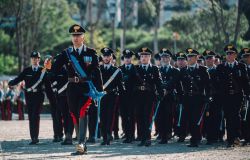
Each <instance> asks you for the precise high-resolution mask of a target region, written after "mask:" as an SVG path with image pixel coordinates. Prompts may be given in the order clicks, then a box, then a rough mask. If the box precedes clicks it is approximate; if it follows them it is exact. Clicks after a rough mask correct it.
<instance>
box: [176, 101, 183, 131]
mask: <svg viewBox="0 0 250 160" xmlns="http://www.w3.org/2000/svg"><path fill="white" fill-rule="evenodd" d="M179 110H180V111H179V118H178V124H177V127H180V126H181V117H182V110H183V105H182V104H179Z"/></svg>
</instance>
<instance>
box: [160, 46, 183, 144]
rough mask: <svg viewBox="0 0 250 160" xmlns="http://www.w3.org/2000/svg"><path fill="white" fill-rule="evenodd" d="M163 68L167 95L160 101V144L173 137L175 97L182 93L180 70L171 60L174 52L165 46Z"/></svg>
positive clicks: (161, 71) (161, 69)
mask: <svg viewBox="0 0 250 160" xmlns="http://www.w3.org/2000/svg"><path fill="white" fill-rule="evenodd" d="M159 55H160V56H161V68H160V73H161V76H162V81H163V85H162V88H164V92H165V96H164V98H163V100H162V101H161V103H160V108H159V114H158V116H159V135H160V137H161V141H160V142H159V143H160V144H167V143H168V140H169V139H170V138H171V137H172V132H173V127H174V111H175V107H176V101H175V98H176V96H177V93H178V94H179V95H181V94H182V93H181V92H182V90H181V85H180V80H179V78H180V77H179V76H180V71H179V70H178V69H176V68H175V67H173V66H172V65H171V64H170V62H171V60H172V56H173V54H172V53H171V51H170V50H168V49H166V48H163V49H161V50H160V53H159Z"/></svg>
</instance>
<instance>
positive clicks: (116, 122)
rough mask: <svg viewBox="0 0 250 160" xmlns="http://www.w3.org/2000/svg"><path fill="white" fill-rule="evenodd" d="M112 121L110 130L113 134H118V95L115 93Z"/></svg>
mask: <svg viewBox="0 0 250 160" xmlns="http://www.w3.org/2000/svg"><path fill="white" fill-rule="evenodd" d="M114 107H115V108H114V121H113V124H112V130H113V131H114V134H118V132H119V115H120V112H119V111H120V97H119V96H118V95H116V98H115V104H114Z"/></svg>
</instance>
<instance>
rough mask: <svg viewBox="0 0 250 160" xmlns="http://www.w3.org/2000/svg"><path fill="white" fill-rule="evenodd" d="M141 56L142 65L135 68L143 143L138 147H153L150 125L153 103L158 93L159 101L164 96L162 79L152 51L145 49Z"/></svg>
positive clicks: (136, 103)
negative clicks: (152, 57)
mask: <svg viewBox="0 0 250 160" xmlns="http://www.w3.org/2000/svg"><path fill="white" fill-rule="evenodd" d="M138 54H139V56H140V63H141V64H140V65H137V66H135V70H136V75H137V76H136V80H135V82H134V83H135V88H136V90H135V97H134V98H135V99H136V101H135V106H136V119H137V123H138V131H140V132H141V133H140V136H141V137H140V138H141V143H140V144H139V145H138V146H150V145H151V130H150V129H149V128H150V123H151V121H152V114H153V113H152V110H153V108H152V107H153V102H154V100H155V97H156V94H155V93H156V91H157V93H158V100H160V99H161V98H162V97H163V95H164V92H163V89H162V88H161V86H162V79H161V76H160V72H159V68H158V67H156V66H154V65H152V64H151V63H150V60H151V55H152V51H151V50H150V49H149V48H147V47H145V48H141V49H139V51H138Z"/></svg>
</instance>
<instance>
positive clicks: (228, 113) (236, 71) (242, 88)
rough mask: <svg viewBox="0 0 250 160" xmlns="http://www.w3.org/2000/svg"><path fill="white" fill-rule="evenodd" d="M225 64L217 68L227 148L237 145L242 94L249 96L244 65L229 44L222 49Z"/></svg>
mask: <svg viewBox="0 0 250 160" xmlns="http://www.w3.org/2000/svg"><path fill="white" fill-rule="evenodd" d="M224 51H225V53H226V62H225V63H222V64H219V65H218V67H217V71H218V79H219V91H220V94H221V95H222V99H221V102H222V105H223V110H224V113H225V119H226V128H227V142H228V145H227V147H233V146H234V145H235V144H237V145H238V144H239V136H240V109H241V104H242V100H243V94H245V95H246V96H247V97H248V96H249V93H250V92H249V89H250V86H249V83H248V75H247V68H246V65H245V64H243V63H240V62H237V61H236V57H237V53H238V52H237V49H236V48H235V47H234V46H233V45H231V44H229V45H226V46H225V48H224Z"/></svg>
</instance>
